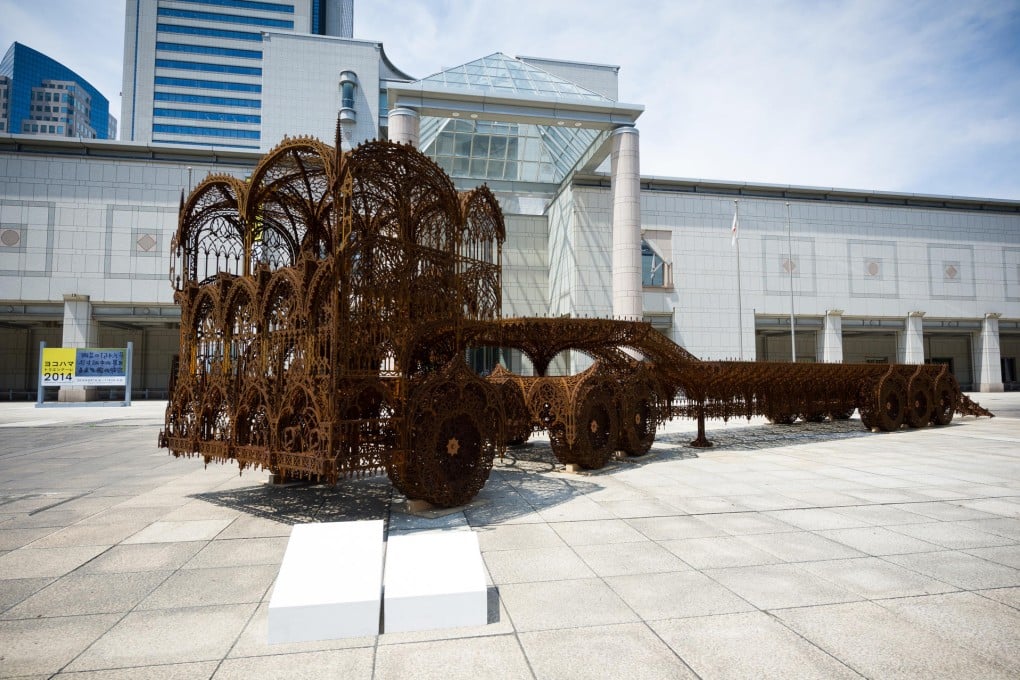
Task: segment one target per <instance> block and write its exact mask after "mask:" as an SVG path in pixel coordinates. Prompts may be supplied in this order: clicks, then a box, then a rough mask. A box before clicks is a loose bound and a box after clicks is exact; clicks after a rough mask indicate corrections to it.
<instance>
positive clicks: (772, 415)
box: [765, 410, 797, 425]
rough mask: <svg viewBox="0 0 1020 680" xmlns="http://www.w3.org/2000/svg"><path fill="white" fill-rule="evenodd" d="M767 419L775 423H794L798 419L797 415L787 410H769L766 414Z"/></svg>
mask: <svg viewBox="0 0 1020 680" xmlns="http://www.w3.org/2000/svg"><path fill="white" fill-rule="evenodd" d="M765 420H767V421H769V422H770V423H772V424H773V425H793V421H795V420H797V416H795V415H793V414H792V413H787V412H786V411H778V410H777V411H769V412H768V413H766V414H765Z"/></svg>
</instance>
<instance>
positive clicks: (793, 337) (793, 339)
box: [786, 201, 797, 363]
mask: <svg viewBox="0 0 1020 680" xmlns="http://www.w3.org/2000/svg"><path fill="white" fill-rule="evenodd" d="M791 229H792V228H791V226H790V202H789V201H787V202H786V248H787V251H788V252H789V259H788V260H787V264H786V266H787V267H788V268H789V270H790V360H791V361H792V362H793V363H797V333H796V322H795V321H794V319H793V239H792V238H791V236H790V232H791Z"/></svg>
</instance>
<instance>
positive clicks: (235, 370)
mask: <svg viewBox="0 0 1020 680" xmlns="http://www.w3.org/2000/svg"><path fill="white" fill-rule="evenodd" d="M503 240H504V226H503V217H502V213H501V211H500V209H499V205H498V204H497V202H496V200H495V198H494V197H493V195H492V193H491V192H490V191H489V189H488V188H487V187H484V186H483V187H480V188H478V189H475V190H473V191H469V192H464V193H459V194H458V193H457V191H456V190H455V188H454V186H453V183H452V182H451V181H450V179H449V178H448V177H447V176H446V175H445V174H444V173H443V172H442V170H441V169H440V168H439V167H438V166H436V165H435V164H434V163H433V162H432V161H431V160H429V159H428V158H426V157H425V156H423V155H422V154H420V153H419V152H418V151H416V150H414V149H412V148H410V147H407V146H399V145H396V144H391V143H388V142H371V143H367V144H363V145H361V146H359V147H357V148H356V149H354V150H352V151H350V152H346V153H339V152H337V151H336V149H335V148H334V147H331V146H329V145H326V144H323V143H321V142H319V141H317V140H314V139H310V138H298V139H286V140H284V142H283V143H281V144H280V145H279V146H278V147H277V148H276V149H274V150H273V151H272V152H270V153H269V154H268V155H266V156H265V157H264V158H263V159H262V161H261V162H260V163H259V164H258V166H257V167H256V168H255V170H254V172H253V174H252V176H251V177H250V178H249V180H248V181H241V180H238V179H236V178H234V177H230V176H226V175H211V176H209V177H208V178H206V179H205V180H204V181H203V182H201V183H200V184H199V185H198V186H197V187H196V188H195V189H194V190H193V191H192V192H191V194H190V196H188V198H187V200H186V201H185V200H184V199H183V197H182V203H181V210H180V218H179V226H178V231H177V234H176V236H175V239H174V246H173V248H174V252H175V258H176V259H175V262H174V264H173V265H172V269H171V280H172V282H173V284H174V286H175V291H176V292H175V299H176V300H177V302H178V303H179V304H180V307H181V353H180V355H179V359H178V360H177V361H176V365H175V369H174V371H173V373H172V376H171V385H170V400H169V404H168V406H167V413H166V423H165V429H164V430H163V431H162V432H161V433H160V444H161V445H162V446H166V447H169V449H170V451H171V453H172V454H173V455H175V456H193V455H197V456H201V457H203V458H204V459H205V461H206V462H207V463H208V462H209V461H212V460H217V461H228V460H234V461H236V462H237V463H238V465H239V466H240V467H241V469H244V468H245V467H248V466H255V467H259V468H264V469H268V470H270V471H272V472H274V473H276V474H277V475H279V476H281V477H285V478H307V479H313V480H318V481H323V482H327V483H336V482H337V481H338V480H340V479H341V478H344V477H350V476H354V475H361V474H365V473H374V472H378V471H380V470H385V471H386V472H387V474H388V475H389V478H390V480H391V481H392V482H393V484H394V485H395V486H396V487H397V488H398V489H399V490H400V491H401V492H403V493H404V494H405V495H407V496H408V497H409V498H418V499H424V500H427V501H429V502H431V503H433V504H436V505H440V506H454V505H459V504H463V503H465V502H467V501H469V500H470V499H471V498H473V497H474V496H475V494H476V493H477V492H478V491H479V490H480V489H481V488H482V486H483V485H484V484H485V481H486V479H487V478H488V475H489V471H490V470H491V468H492V464H493V460H494V457H495V455H496V454H497V453H501V452H502V451H503V450H504V447H505V446H506V445H507V444H514V443H520V442H522V441H524V440H526V439H527V438H528V436H529V435H530V434H531V433H532V432H533V431H536V430H545V431H547V432H548V433H549V439H550V443H551V445H552V450H553V452H554V453H555V455H556V457H557V458H558V459H559V460H560V461H561V462H563V463H565V464H575V465H578V466H580V467H582V468H588V469H592V468H599V467H602V466H603V465H604V464H605V463H606V461H607V460H608V458H609V456H610V455H611V454H612V453H613V452H614V451H616V450H622V451H624V452H625V453H626V454H628V455H641V454H643V453H645V452H647V451H648V449H649V447H650V446H651V444H652V441H653V439H654V437H655V430H656V427H657V426H658V425H659V423H660V422H662V421H663V420H665V419H668V418H672V417H676V416H688V417H696V418H698V419H699V436H698V439H697V440H695V442H694V444H695V445H708V442H707V441H706V439H705V436H704V427H703V424H704V418H705V417H724V418H728V417H732V416H746V417H751V416H753V415H764V416H766V417H768V418H769V419H770V420H771V421H773V422H776V423H789V422H792V421H793V420H794V419H796V418H798V417H801V418H804V419H807V420H821V419H824V418H826V417H829V418H835V419H841V418H842V419H845V418H849V417H850V415H851V413H852V412H853V411H854V410H855V409H859V410H860V414H861V419H862V420H863V421H864V424H865V426H867V427H869V428H872V429H879V430H895V429H898V428H899V427H900V426H901V425H903V424H904V423H906V424H908V425H909V426H911V427H924V426H927V425H929V424H933V425H943V424H945V423H947V422H949V420H950V419H951V418H952V417H953V413H954V411H958V410H959V411H962V412H965V413H972V414H975V415H977V414H985V415H990V414H988V412H987V411H984V410H983V409H980V407H978V406H977V405H975V404H973V403H972V402H970V401H969V400H966V398H965V397H962V395H961V393H960V390H959V387H958V385H957V383H956V381H955V379H954V378H953V376H952V374H950V373H949V372H948V371H947V370H946V368H945V367H944V366H895V365H884V366H883V365H878V366H876V365H870V364H869V365H843V364H811V365H804V364H787V363H781V364H780V363H762V362H722V361H699V360H698V359H696V358H695V357H694V356H692V355H691V354H690V353H688V352H687V351H686V350H684V349H682V348H681V347H679V346H677V345H675V344H674V343H672V342H671V341H670V340H668V339H667V338H665V337H664V336H662V335H661V334H659V333H658V332H657V331H654V330H653V329H652V328H651V326H650V325H649V324H646V323H641V322H631V321H618V320H609V319H502V318H501V278H500V277H501V257H502V244H503ZM475 347H500V348H516V349H519V350H521V351H522V352H523V353H524V354H525V355H526V356H527V357H528V358H529V359H530V360H531V362H532V364H533V366H534V369H535V373H536V375H535V376H534V377H525V376H519V375H514V374H512V373H510V372H508V371H506V370H504V369H502V368H499V367H497V369H496V370H495V371H494V372H493V373H492V374H491V375H489V376H486V377H482V376H479V375H478V374H476V373H475V372H474V371H472V370H471V369H470V368H469V367H468V366H467V364H466V362H465V359H464V357H465V354H466V351H467V350H468V349H469V348H475ZM568 349H569V350H574V351H579V352H582V353H584V354H587V355H588V356H590V357H592V358H593V359H594V360H595V361H594V363H593V365H592V366H591V367H590V368H589V369H588V370H586V371H584V372H583V373H580V374H578V375H573V376H548V375H546V373H547V370H548V367H549V365H550V363H551V362H552V361H553V359H554V358H555V356H556V355H557V354H559V353H560V352H562V351H564V350H568ZM634 357H641V359H640V360H639V359H635V358H634Z"/></svg>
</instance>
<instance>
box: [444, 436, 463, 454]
mask: <svg viewBox="0 0 1020 680" xmlns="http://www.w3.org/2000/svg"><path fill="white" fill-rule="evenodd" d="M446 453H448V454H449V455H451V456H456V455H457V454H458V453H460V442H459V441H458V440H457V438H456V437H450V440H449V441H448V442H446Z"/></svg>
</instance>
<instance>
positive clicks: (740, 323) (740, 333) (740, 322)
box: [733, 199, 744, 361]
mask: <svg viewBox="0 0 1020 680" xmlns="http://www.w3.org/2000/svg"><path fill="white" fill-rule="evenodd" d="M739 211H740V201H738V200H736V199H734V200H733V245H734V246H736V248H737V337H738V338H739V340H740V360H741V361H743V360H744V310H743V297H744V295H743V292H742V291H741V287H740V239H739V238H737V223H738V219H737V215H738V213H739Z"/></svg>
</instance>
